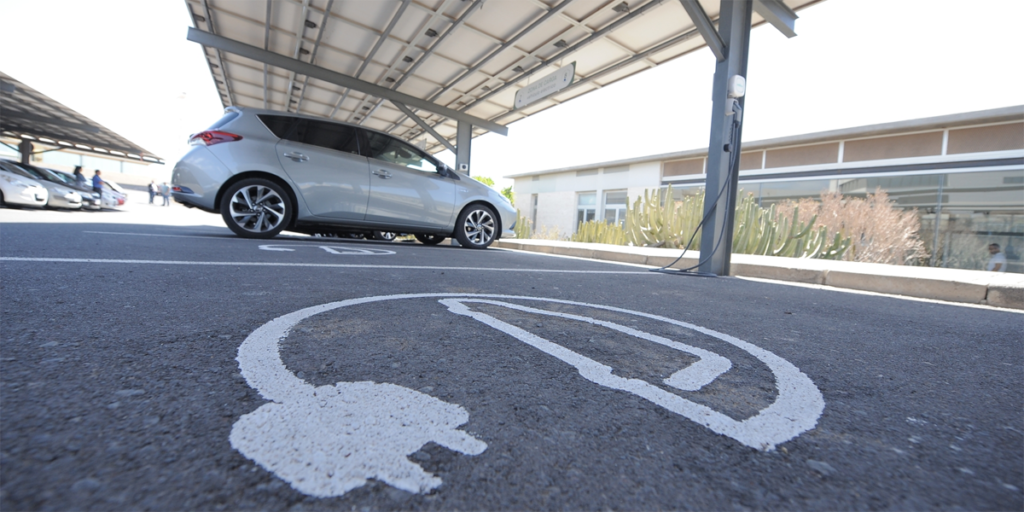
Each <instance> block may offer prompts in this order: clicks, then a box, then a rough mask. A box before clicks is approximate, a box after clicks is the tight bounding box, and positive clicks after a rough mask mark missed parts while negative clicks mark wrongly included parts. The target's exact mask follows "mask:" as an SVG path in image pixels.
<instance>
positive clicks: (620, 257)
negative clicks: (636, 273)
mask: <svg viewBox="0 0 1024 512" xmlns="http://www.w3.org/2000/svg"><path fill="white" fill-rule="evenodd" d="M494 246H495V247H500V248H503V249H516V250H520V251H530V252H539V253H545V254H556V255H559V256H574V257H577V258H588V259H594V260H603V261H613V262H617V263H632V264H636V265H648V266H652V267H664V266H666V265H672V267H673V268H687V267H692V266H694V265H696V264H697V261H698V259H697V256H698V255H697V254H696V253H693V254H692V255H691V254H687V255H686V256H685V257H684V258H682V259H681V260H679V261H678V262H676V263H675V264H673V262H674V261H675V260H676V258H678V257H679V254H680V253H681V251H680V250H679V249H658V248H653V247H628V246H621V245H604V244H585V243H578V242H564V241H553V240H516V239H512V240H498V241H497V242H496V243H495V244H494ZM731 267H732V268H731V274H730V275H733V276H742V277H756V278H761V279H774V280H777V281H789V282H795V283H806V284H820V285H826V286H833V287H836V288H848V289H852V290H862V291H869V292H877V293H887V294H892V295H904V296H907V297H917V298H923V299H934V300H943V301H948V302H962V303H968V304H987V305H989V306H996V307H1001V308H1011V309H1020V310H1024V275H1022V274H1002V273H993V272H982V271H977V270H960V269H948V268H930V267H905V266H898V265H882V264H877V263H857V262H852V261H830V260H817V259H803V258H778V257H772V256H753V255H749V254H734V255H733V256H732V265H731Z"/></svg>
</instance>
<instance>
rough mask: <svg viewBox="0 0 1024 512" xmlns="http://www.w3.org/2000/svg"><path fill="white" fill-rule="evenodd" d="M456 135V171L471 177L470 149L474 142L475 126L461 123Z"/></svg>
mask: <svg viewBox="0 0 1024 512" xmlns="http://www.w3.org/2000/svg"><path fill="white" fill-rule="evenodd" d="M455 133H456V135H455V170H457V171H459V172H461V173H464V174H465V175H466V176H469V170H470V169H469V154H470V151H469V149H470V144H472V142H473V125H472V124H469V123H467V122H465V121H459V127H458V130H457V131H456V132H455Z"/></svg>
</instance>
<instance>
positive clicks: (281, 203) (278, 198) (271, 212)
mask: <svg viewBox="0 0 1024 512" xmlns="http://www.w3.org/2000/svg"><path fill="white" fill-rule="evenodd" d="M294 214H295V211H294V208H293V207H292V201H291V199H290V198H289V197H288V194H287V193H286V192H285V191H284V189H283V188H282V187H281V186H280V185H278V184H277V183H274V182H272V181H270V180H266V179H263V178H249V179H245V180H242V181H239V182H238V183H235V184H234V185H231V187H230V188H228V190H227V192H225V193H224V197H223V198H222V199H221V203H220V215H221V217H223V218H224V223H225V224H227V226H228V228H229V229H231V231H233V232H234V233H235V234H236V235H238V236H240V237H242V238H274V237H275V236H277V235H278V233H280V232H281V231H283V230H284V228H286V227H288V225H289V224H291V221H292V216H293V215H294Z"/></svg>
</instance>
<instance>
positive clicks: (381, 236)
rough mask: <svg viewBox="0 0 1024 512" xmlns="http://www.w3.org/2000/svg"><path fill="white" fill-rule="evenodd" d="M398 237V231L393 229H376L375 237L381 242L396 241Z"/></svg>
mask: <svg viewBox="0 0 1024 512" xmlns="http://www.w3.org/2000/svg"><path fill="white" fill-rule="evenodd" d="M396 238H398V233H395V232H393V231H374V232H373V239H374V240H380V241H381V242H394V241H395V239H396Z"/></svg>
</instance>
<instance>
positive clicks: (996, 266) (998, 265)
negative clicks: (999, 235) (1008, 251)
mask: <svg viewBox="0 0 1024 512" xmlns="http://www.w3.org/2000/svg"><path fill="white" fill-rule="evenodd" d="M988 253H989V254H991V255H992V257H991V258H989V259H988V265H986V266H985V270H987V271H989V272H1006V255H1005V254H1003V253H1002V252H1000V250H999V244H988Z"/></svg>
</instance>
